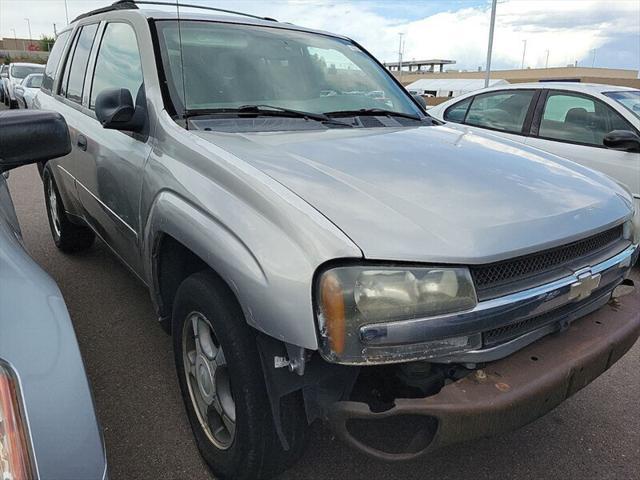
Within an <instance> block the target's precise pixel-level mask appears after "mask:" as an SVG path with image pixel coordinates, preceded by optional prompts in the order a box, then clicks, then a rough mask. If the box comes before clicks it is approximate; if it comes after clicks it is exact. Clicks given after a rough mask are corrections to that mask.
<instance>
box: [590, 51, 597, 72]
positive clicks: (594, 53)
mask: <svg viewBox="0 0 640 480" xmlns="http://www.w3.org/2000/svg"><path fill="white" fill-rule="evenodd" d="M596 50H597V48H594V49H592V50H591V51H592V52H593V59H592V60H591V68H593V67H595V66H596Z"/></svg>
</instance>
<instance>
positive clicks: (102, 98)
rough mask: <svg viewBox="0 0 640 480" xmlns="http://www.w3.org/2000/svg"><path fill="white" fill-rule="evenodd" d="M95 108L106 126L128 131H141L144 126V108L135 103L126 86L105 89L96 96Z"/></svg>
mask: <svg viewBox="0 0 640 480" xmlns="http://www.w3.org/2000/svg"><path fill="white" fill-rule="evenodd" d="M95 108H96V117H98V121H99V122H100V123H101V124H102V126H103V127H104V128H108V129H112V130H123V131H127V132H140V131H141V130H142V129H143V128H144V121H145V113H144V111H143V110H144V109H143V107H136V106H134V105H133V98H132V97H131V92H129V90H127V89H126V88H109V89H107V90H103V91H102V92H100V94H99V95H98V98H96V106H95Z"/></svg>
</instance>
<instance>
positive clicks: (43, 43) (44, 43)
mask: <svg viewBox="0 0 640 480" xmlns="http://www.w3.org/2000/svg"><path fill="white" fill-rule="evenodd" d="M55 41H56V39H55V38H53V37H48V36H47V35H42V38H41V39H40V51H42V52H49V51H51V47H53V42H55Z"/></svg>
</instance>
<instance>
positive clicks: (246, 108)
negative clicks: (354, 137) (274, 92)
mask: <svg viewBox="0 0 640 480" xmlns="http://www.w3.org/2000/svg"><path fill="white" fill-rule="evenodd" d="M224 114H236V115H257V116H263V117H264V116H272V117H289V118H304V119H305V120H315V121H316V122H322V123H329V124H332V125H340V126H342V127H349V128H352V127H353V125H349V124H348V123H345V122H341V121H340V120H336V119H334V118H330V117H328V116H327V115H325V114H324V113H314V112H303V111H301V110H293V109H290V108H284V107H276V106H274V105H242V106H240V107H237V108H211V109H196V110H185V112H184V116H185V118H189V117H198V116H208V115H224Z"/></svg>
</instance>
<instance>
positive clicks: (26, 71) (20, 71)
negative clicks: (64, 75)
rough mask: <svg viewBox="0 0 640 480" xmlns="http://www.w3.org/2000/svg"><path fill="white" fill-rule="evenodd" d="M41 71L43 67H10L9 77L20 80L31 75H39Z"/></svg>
mask: <svg viewBox="0 0 640 480" xmlns="http://www.w3.org/2000/svg"><path fill="white" fill-rule="evenodd" d="M43 71H44V65H13V66H12V67H11V76H12V77H14V78H20V79H22V78H24V77H26V76H27V75H31V74H32V73H40V72H43Z"/></svg>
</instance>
